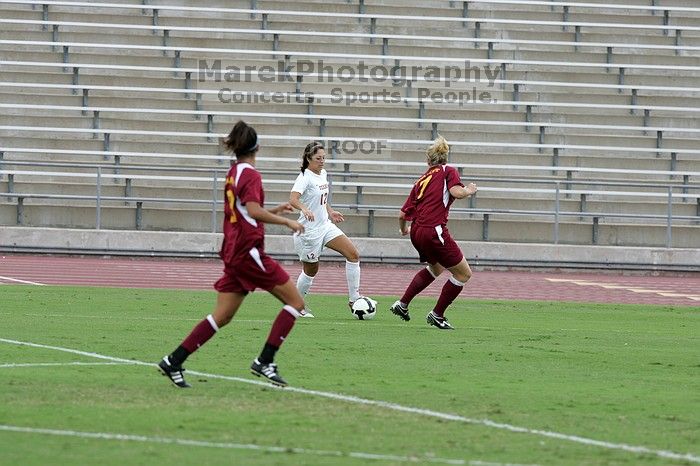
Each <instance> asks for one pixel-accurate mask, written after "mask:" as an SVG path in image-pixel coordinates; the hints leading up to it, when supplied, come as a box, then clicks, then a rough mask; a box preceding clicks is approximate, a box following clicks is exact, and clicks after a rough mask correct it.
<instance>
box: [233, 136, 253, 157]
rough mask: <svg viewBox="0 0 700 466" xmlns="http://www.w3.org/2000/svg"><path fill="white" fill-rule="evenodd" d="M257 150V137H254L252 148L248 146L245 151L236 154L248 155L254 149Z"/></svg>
mask: <svg viewBox="0 0 700 466" xmlns="http://www.w3.org/2000/svg"><path fill="white" fill-rule="evenodd" d="M257 148H258V137H257V136H256V137H255V142H254V143H253V145H252V146H250V147H249V148H247V149H246V150H243V151H241V152H237V153H240V154H248V153H250V152H253V151H254V150H255V149H257Z"/></svg>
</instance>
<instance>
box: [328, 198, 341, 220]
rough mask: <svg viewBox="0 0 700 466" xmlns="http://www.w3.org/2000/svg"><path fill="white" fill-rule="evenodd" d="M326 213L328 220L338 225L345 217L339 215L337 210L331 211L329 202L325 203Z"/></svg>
mask: <svg viewBox="0 0 700 466" xmlns="http://www.w3.org/2000/svg"><path fill="white" fill-rule="evenodd" d="M326 212H328V218H330V219H331V222H333V223H340V222H344V221H345V217H343V214H341V213H340V212H338V211H337V210H333V208H332V207H331V204H330V202H328V203H326Z"/></svg>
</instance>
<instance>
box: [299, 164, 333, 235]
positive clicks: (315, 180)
mask: <svg viewBox="0 0 700 466" xmlns="http://www.w3.org/2000/svg"><path fill="white" fill-rule="evenodd" d="M329 191H330V188H329V186H328V179H327V177H326V170H323V169H322V170H321V174H320V175H317V174H316V173H314V172H312V171H311V170H309V169H308V168H307V169H306V170H304V173H299V176H297V179H296V181H295V182H294V186H293V187H292V192H296V193H301V196H300V197H299V200H300V201H301V203H302V204H304V205H305V206H306V207H307V208H308V209H309V210H310V211H311V212H313V214H314V220H313V221H312V222H310V221H308V220H306V218H305V217H304V214H302V213H300V214H299V223H301V224H302V225H304V228H305V229H306V230H307V231H308V230H316V229H319V228H322V227H324V226H325V225H326V224H327V223H328V222H329V220H328V210H327V209H326V206H327V204H328V193H329Z"/></svg>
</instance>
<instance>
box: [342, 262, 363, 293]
mask: <svg viewBox="0 0 700 466" xmlns="http://www.w3.org/2000/svg"><path fill="white" fill-rule="evenodd" d="M345 277H346V278H347V279H348V295H349V296H350V302H351V303H354V302H355V301H357V300H358V299H359V298H360V261H357V262H350V261H345Z"/></svg>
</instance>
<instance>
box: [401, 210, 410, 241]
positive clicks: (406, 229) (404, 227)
mask: <svg viewBox="0 0 700 466" xmlns="http://www.w3.org/2000/svg"><path fill="white" fill-rule="evenodd" d="M399 232H400V233H401V236H406V235H407V234H409V233H410V232H411V226H410V225H409V224H408V220H407V219H406V212H404V211H403V210H402V211H401V213H400V214H399Z"/></svg>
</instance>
